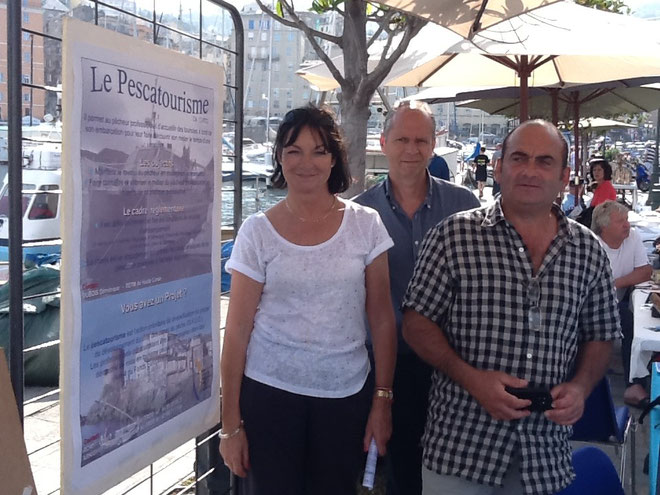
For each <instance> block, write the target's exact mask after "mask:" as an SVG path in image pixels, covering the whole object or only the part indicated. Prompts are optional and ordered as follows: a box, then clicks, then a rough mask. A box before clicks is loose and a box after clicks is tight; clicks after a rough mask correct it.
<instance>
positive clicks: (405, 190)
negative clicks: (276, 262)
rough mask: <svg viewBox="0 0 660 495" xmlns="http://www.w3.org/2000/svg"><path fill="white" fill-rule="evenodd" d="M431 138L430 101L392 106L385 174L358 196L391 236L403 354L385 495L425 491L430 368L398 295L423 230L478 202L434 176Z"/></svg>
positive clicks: (393, 288) (386, 133) (386, 129)
mask: <svg viewBox="0 0 660 495" xmlns="http://www.w3.org/2000/svg"><path fill="white" fill-rule="evenodd" d="M434 141H435V120H434V118H433V113H432V112H431V109H430V107H429V106H428V104H426V103H421V102H416V101H411V102H404V103H402V104H400V105H399V106H397V107H395V108H394V109H393V110H392V111H390V112H389V113H388V115H387V118H386V120H385V125H384V128H383V133H382V135H381V137H380V145H381V148H382V150H383V153H384V154H385V156H386V157H387V161H388V164H389V173H388V177H387V179H386V180H385V181H383V182H381V183H380V184H378V185H376V186H374V187H372V188H371V189H369V190H367V191H365V192H364V193H362V194H361V195H360V196H358V197H357V198H356V199H355V200H356V201H357V202H358V203H360V204H363V205H366V206H370V207H372V208H374V209H376V210H378V212H379V213H380V216H381V218H382V220H383V223H384V224H385V227H386V228H387V231H388V233H389V234H390V237H392V239H393V240H394V247H392V248H391V249H390V250H389V251H388V260H389V269H390V289H391V294H392V302H393V304H394V309H395V314H396V323H397V332H398V353H397V364H396V370H395V374H394V387H393V388H394V403H393V404H392V437H391V439H390V443H389V445H388V462H387V465H388V487H387V493H388V495H398V494H405V495H419V494H421V493H422V478H421V464H422V448H421V443H420V439H421V436H422V434H423V432H424V424H425V421H426V411H427V400H428V391H429V388H430V383H431V372H432V368H431V367H430V366H429V365H427V364H426V363H424V362H423V361H422V360H420V359H419V358H418V357H417V355H416V354H415V353H414V352H413V351H412V349H410V347H409V346H408V345H407V344H406V343H405V342H404V340H403V338H402V335H401V321H402V314H401V302H402V301H403V296H404V294H405V292H406V288H407V286H408V282H409V281H410V279H411V278H412V273H413V269H414V266H415V261H416V260H417V255H418V252H419V248H420V246H421V244H422V239H423V237H424V235H425V234H426V232H427V231H428V230H429V229H431V227H433V226H435V225H436V224H437V223H438V222H440V221H441V220H443V219H444V218H445V217H447V216H449V215H451V214H453V213H456V212H459V211H464V210H468V209H471V208H476V207H478V206H479V201H478V200H477V198H476V197H475V196H474V194H472V192H470V191H469V190H468V189H466V188H464V187H461V186H458V185H455V184H452V183H449V182H445V181H442V180H438V179H435V178H433V177H431V175H430V174H429V172H428V171H427V164H428V163H429V159H430V158H431V155H432V154H433V144H434Z"/></svg>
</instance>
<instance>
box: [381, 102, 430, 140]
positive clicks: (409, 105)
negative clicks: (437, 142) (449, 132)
mask: <svg viewBox="0 0 660 495" xmlns="http://www.w3.org/2000/svg"><path fill="white" fill-rule="evenodd" d="M404 109H408V110H419V111H420V112H422V113H423V114H424V115H426V116H427V117H429V118H430V119H431V137H432V138H433V139H435V117H434V116H433V111H432V110H431V107H430V106H429V104H428V103H426V102H424V101H419V100H406V101H399V102H397V103H395V104H394V106H393V107H392V110H390V111H389V112H387V115H386V116H385V123H384V124H383V136H385V138H386V139H387V134H388V133H389V132H390V130H391V129H392V125H394V119H395V118H396V116H397V115H398V114H399V112H400V111H403V110H404Z"/></svg>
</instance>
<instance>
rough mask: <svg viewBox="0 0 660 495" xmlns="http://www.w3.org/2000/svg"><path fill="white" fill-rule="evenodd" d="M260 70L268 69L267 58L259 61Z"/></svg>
mask: <svg viewBox="0 0 660 495" xmlns="http://www.w3.org/2000/svg"><path fill="white" fill-rule="evenodd" d="M261 70H264V71H266V70H268V60H264V61H263V62H262V63H261Z"/></svg>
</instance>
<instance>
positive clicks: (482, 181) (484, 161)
mask: <svg viewBox="0 0 660 495" xmlns="http://www.w3.org/2000/svg"><path fill="white" fill-rule="evenodd" d="M489 163H490V158H488V155H486V147H485V146H482V147H481V152H480V153H479V154H478V155H477V156H476V157H475V159H474V178H475V179H476V181H477V185H478V186H479V199H482V198H483V197H484V187H486V180H488V164H489Z"/></svg>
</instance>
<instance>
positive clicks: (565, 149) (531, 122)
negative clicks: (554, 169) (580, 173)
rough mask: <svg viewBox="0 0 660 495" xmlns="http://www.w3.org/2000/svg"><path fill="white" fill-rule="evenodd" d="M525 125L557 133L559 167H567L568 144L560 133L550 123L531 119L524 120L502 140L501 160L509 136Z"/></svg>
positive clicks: (504, 153)
mask: <svg viewBox="0 0 660 495" xmlns="http://www.w3.org/2000/svg"><path fill="white" fill-rule="evenodd" d="M527 125H542V126H544V127H546V128H549V129H552V130H554V131H555V132H556V133H557V137H558V138H559V140H560V141H561V144H562V146H561V167H562V168H566V167H568V143H567V142H566V139H564V135H563V134H562V133H561V131H560V130H559V129H557V127H555V125H554V124H553V123H552V122H548V121H547V120H543V119H533V120H526V121H525V122H523V123H522V124H520V125H519V126H518V127H516V128H515V129H513V130H512V131H511V132H509V134H507V135H506V137H505V138H504V141H503V142H502V158H504V156H505V155H506V146H507V144H508V142H509V138H510V137H511V134H513V133H514V132H516V131H517V130H518V129H520V128H521V127H523V126H527Z"/></svg>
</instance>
